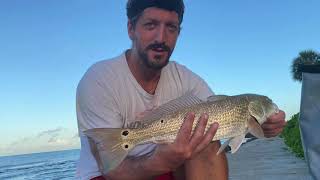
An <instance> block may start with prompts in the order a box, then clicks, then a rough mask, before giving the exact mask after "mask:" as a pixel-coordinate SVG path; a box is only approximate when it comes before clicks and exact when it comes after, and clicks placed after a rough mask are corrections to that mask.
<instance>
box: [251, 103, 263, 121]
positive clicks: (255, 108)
mask: <svg viewBox="0 0 320 180" xmlns="http://www.w3.org/2000/svg"><path fill="white" fill-rule="evenodd" d="M248 110H249V113H250V115H251V116H253V117H254V118H256V120H257V121H258V122H259V123H261V124H262V123H263V122H264V121H265V114H266V113H265V111H264V109H263V107H262V105H261V103H260V102H259V101H252V102H250V103H249V106H248Z"/></svg>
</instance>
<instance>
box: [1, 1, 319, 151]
mask: <svg viewBox="0 0 320 180" xmlns="http://www.w3.org/2000/svg"><path fill="white" fill-rule="evenodd" d="M125 4H126V1H125V0H116V1H114V0H113V1H106V0H95V1H88V0H69V1H63V0H56V1H43V0H28V1H20V0H1V1H0V64H1V65H0V92H1V93H0V100H1V103H0V122H1V126H0V137H1V138H0V155H13V154H25V153H32V152H43V151H54V150H63V149H73V148H79V147H80V145H79V138H78V135H77V134H78V133H77V120H76V111H75V93H76V87H77V84H78V82H79V80H80V79H81V77H82V76H83V74H84V73H85V72H86V70H87V69H88V68H89V67H90V66H91V65H92V64H93V63H95V62H97V61H100V60H104V59H108V58H111V57H115V56H117V55H119V54H120V53H122V52H124V50H126V49H128V48H130V46H131V41H130V39H129V38H128V35H127V29H126V24H127V18H126V12H125ZM185 6H186V11H185V16H184V21H183V23H182V31H181V34H180V37H179V39H178V42H177V45H176V48H175V51H174V53H173V54H172V56H171V59H173V60H175V61H177V62H179V63H180V64H183V65H185V66H187V67H188V68H189V69H191V70H192V71H193V72H195V73H197V74H198V75H200V76H201V77H202V78H203V79H204V80H205V81H206V82H207V83H208V84H209V86H210V87H211V88H212V90H213V91H214V92H215V93H216V94H225V95H236V94H242V93H258V94H263V95H267V96H269V97H270V98H271V99H273V100H274V101H275V102H276V103H277V104H278V106H279V107H280V108H281V109H283V110H284V111H285V112H286V114H287V119H289V118H290V117H291V116H292V115H293V114H295V113H297V112H298V111H299V105H300V90H301V84H300V83H298V82H295V81H293V80H292V78H291V74H290V65H291V63H292V60H293V58H295V57H297V56H298V53H299V52H300V51H302V50H307V49H313V50H316V51H318V52H319V51H320V43H319V42H320V35H319V32H320V18H319V13H318V12H319V11H318V7H320V1H318V0H281V1H279V0H260V1H256V0H241V1H217V0H202V1H195V0H185Z"/></svg>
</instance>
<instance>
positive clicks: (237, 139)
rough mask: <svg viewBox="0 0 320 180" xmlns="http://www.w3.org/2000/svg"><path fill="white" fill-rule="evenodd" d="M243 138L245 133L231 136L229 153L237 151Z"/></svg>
mask: <svg viewBox="0 0 320 180" xmlns="http://www.w3.org/2000/svg"><path fill="white" fill-rule="evenodd" d="M244 138H245V134H243V135H240V136H236V137H233V138H232V139H231V140H230V143H229V146H230V148H231V153H235V152H236V151H238V149H239V148H240V146H241V144H242V142H243V139H244Z"/></svg>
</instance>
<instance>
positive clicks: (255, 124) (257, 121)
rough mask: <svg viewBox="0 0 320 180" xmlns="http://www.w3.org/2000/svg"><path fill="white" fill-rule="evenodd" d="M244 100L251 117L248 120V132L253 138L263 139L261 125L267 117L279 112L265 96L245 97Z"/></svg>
mask: <svg viewBox="0 0 320 180" xmlns="http://www.w3.org/2000/svg"><path fill="white" fill-rule="evenodd" d="M246 98H247V99H248V100H249V105H248V111H249V114H250V116H251V117H250V118H249V119H248V131H249V132H250V133H251V134H252V135H254V136H255V137H258V138H263V137H264V133H263V130H262V128H261V125H262V124H263V123H264V122H265V121H266V120H267V118H268V117H269V116H271V115H272V114H274V113H277V112H279V109H278V106H277V105H276V104H275V103H273V102H272V100H271V99H270V98H268V97H267V96H261V95H247V96H246Z"/></svg>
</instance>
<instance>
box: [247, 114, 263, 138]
mask: <svg viewBox="0 0 320 180" xmlns="http://www.w3.org/2000/svg"><path fill="white" fill-rule="evenodd" d="M248 132H249V133H251V134H252V135H254V136H255V137H257V138H264V133H263V130H262V128H261V125H260V124H259V123H258V122H257V121H256V120H255V119H254V118H250V119H249V120H248Z"/></svg>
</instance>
